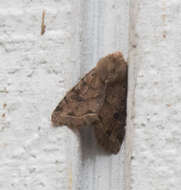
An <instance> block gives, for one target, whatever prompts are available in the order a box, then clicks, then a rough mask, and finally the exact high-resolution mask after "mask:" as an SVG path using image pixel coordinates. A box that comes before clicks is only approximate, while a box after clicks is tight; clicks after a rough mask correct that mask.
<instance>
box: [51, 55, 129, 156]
mask: <svg viewBox="0 0 181 190" xmlns="http://www.w3.org/2000/svg"><path fill="white" fill-rule="evenodd" d="M127 70H128V65H127V63H126V61H125V60H124V58H123V55H122V54H121V52H115V53H113V54H109V55H108V56H105V57H104V58H102V59H100V60H99V62H98V63H97V65H96V67H95V68H94V69H92V70H91V71H90V72H89V73H88V74H86V75H85V77H83V78H82V79H81V80H80V82H79V83H78V84H77V85H76V86H74V87H73V88H72V89H71V90H70V91H69V92H68V93H67V94H66V96H65V97H64V99H63V100H62V101H61V102H60V103H59V104H58V106H57V107H56V109H55V110H54V111H53V113H52V122H53V124H54V125H55V126H59V125H67V126H69V127H71V128H80V127H83V126H87V125H92V126H93V127H94V131H95V137H96V140H97V142H98V144H100V145H101V146H102V147H103V148H104V149H105V150H106V151H107V152H109V153H113V154H116V153H118V152H119V150H120V147H121V145H122V142H123V139H124V136H125V125H126V101H127Z"/></svg>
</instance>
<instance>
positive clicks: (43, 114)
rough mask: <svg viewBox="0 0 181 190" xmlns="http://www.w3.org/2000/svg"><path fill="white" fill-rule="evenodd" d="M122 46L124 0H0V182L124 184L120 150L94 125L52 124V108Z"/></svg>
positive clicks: (20, 188) (19, 186) (16, 187)
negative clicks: (103, 143)
mask: <svg viewBox="0 0 181 190" xmlns="http://www.w3.org/2000/svg"><path fill="white" fill-rule="evenodd" d="M43 10H45V13H46V15H45V24H46V32H45V34H44V35H43V36H41V35H40V26H41V15H42V11H43ZM127 47H128V1H125V0H121V1H120V0H113V1H109V0H99V1H97V0H87V1H84V0H79V1H77V0H52V1H49V0H45V1H42V0H36V1H35V0H26V1H24V0H13V1H5V0H0V62H1V64H0V176H1V177H0V189H2V190H11V189H13V190H25V189H32V190H35V189H38V190H41V189H44V190H50V189H51V190H57V189H59V190H66V189H67V190H68V189H75V190H78V189H81V190H83V189H87V190H94V189H95V190H102V189H104V190H110V189H112V190H117V189H122V187H123V177H122V176H123V164H122V163H123V154H122V151H121V152H120V154H118V155H116V156H108V155H105V154H104V153H103V152H102V150H101V149H99V147H97V146H96V143H95V139H94V136H93V135H92V131H90V130H89V129H83V130H82V131H81V134H79V132H78V131H75V132H73V131H71V130H70V129H68V128H67V127H59V128H53V127H52V126H51V123H50V115H51V113H52V111H53V109H54V108H55V106H56V105H57V103H58V102H59V101H60V99H61V98H62V97H63V96H64V95H65V93H66V91H67V90H68V89H69V88H70V87H72V86H73V85H74V84H75V83H76V82H78V80H79V79H80V77H82V76H83V75H84V74H85V73H86V72H87V71H89V70H90V69H91V68H93V67H94V66H95V65H96V62H97V61H98V59H99V58H100V57H102V56H104V55H106V54H108V53H111V52H114V51H117V50H121V51H122V52H123V53H124V55H125V57H126V58H127V52H128V51H127V50H128V48H127ZM90 133H91V135H90Z"/></svg>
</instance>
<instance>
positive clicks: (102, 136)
mask: <svg viewBox="0 0 181 190" xmlns="http://www.w3.org/2000/svg"><path fill="white" fill-rule="evenodd" d="M95 137H96V139H97V142H98V144H100V145H101V146H102V147H103V148H104V149H105V150H106V151H108V152H110V153H114V154H116V153H118V152H119V150H120V146H121V144H120V142H119V139H118V138H117V137H115V138H114V137H113V136H111V134H110V133H109V132H107V131H106V130H105V129H104V127H103V125H102V123H100V122H99V123H98V124H97V125H96V126H95Z"/></svg>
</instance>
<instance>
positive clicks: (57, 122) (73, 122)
mask: <svg viewBox="0 0 181 190" xmlns="http://www.w3.org/2000/svg"><path fill="white" fill-rule="evenodd" d="M98 120H99V118H98V116H97V114H96V113H90V114H85V115H83V116H79V117H78V116H71V115H59V114H58V112H57V113H54V114H53V115H52V122H53V124H54V126H61V125H67V126H69V127H71V128H81V127H84V126H87V125H91V124H92V123H94V122H97V121H98Z"/></svg>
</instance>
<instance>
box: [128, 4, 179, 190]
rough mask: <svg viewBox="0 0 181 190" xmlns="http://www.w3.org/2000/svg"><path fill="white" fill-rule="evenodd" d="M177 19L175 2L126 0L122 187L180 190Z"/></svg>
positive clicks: (177, 6)
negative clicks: (127, 35)
mask: <svg viewBox="0 0 181 190" xmlns="http://www.w3.org/2000/svg"><path fill="white" fill-rule="evenodd" d="M180 23H181V2H180V1H179V0H173V1H166V0H157V1H154V0H151V1H144V0H131V1H130V49H129V98H128V104H129V106H128V108H129V109H128V128H127V129H128V130H127V142H126V150H127V151H126V153H127V160H126V166H125V168H126V175H125V176H126V178H125V181H126V183H125V189H126V190H138V189H139V190H145V189H146V190H179V189H180V188H181V154H180V153H181V138H180V137H181V128H180V126H181V111H180V110H181V88H180V87H181V85H180V84H181V61H180V60H181V43H180V41H181V40H180V39H181V25H180ZM131 156H132V159H131Z"/></svg>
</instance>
